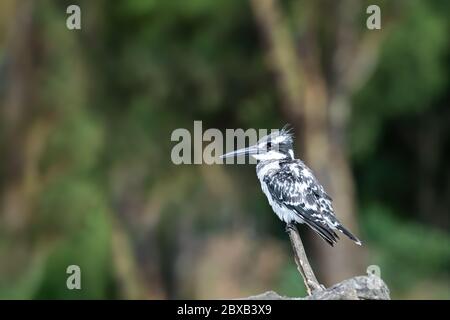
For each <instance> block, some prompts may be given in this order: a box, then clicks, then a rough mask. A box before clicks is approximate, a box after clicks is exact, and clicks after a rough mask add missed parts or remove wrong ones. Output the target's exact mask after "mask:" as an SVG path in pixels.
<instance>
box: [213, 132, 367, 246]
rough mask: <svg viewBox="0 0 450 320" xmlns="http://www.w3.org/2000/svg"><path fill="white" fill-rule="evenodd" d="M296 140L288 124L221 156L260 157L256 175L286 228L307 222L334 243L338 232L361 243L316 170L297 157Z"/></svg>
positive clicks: (327, 240) (323, 237)
mask: <svg viewBox="0 0 450 320" xmlns="http://www.w3.org/2000/svg"><path fill="white" fill-rule="evenodd" d="M293 143H294V137H293V133H292V128H290V127H289V126H285V127H283V128H282V129H281V130H276V131H274V132H272V133H270V134H268V135H266V136H264V137H262V138H261V139H259V140H258V142H257V143H256V144H255V145H253V146H250V147H247V148H242V149H239V150H235V151H232V152H228V153H226V154H223V155H221V156H220V158H221V159H225V158H229V157H236V156H239V155H249V156H252V157H253V158H254V159H256V160H257V165H256V175H257V177H258V179H259V181H260V183H261V188H262V191H263V193H264V194H265V195H266V197H267V200H268V201H269V204H270V206H271V207H272V209H273V211H274V212H275V213H276V215H277V216H278V218H279V219H280V220H281V221H283V222H285V223H286V226H287V227H289V226H290V225H295V224H306V225H307V226H308V227H310V228H311V229H312V230H313V231H314V232H316V233H317V234H318V235H319V236H320V237H321V238H322V239H323V240H325V241H326V242H327V243H328V244H329V245H331V246H334V245H335V244H336V243H337V240H338V239H339V236H338V235H337V233H336V232H337V231H339V232H341V233H343V234H344V235H346V236H347V237H348V238H350V239H351V240H353V241H354V242H355V243H356V244H357V245H361V244H362V243H361V241H360V240H359V239H358V238H357V237H356V236H354V235H353V234H352V233H351V232H350V231H349V230H347V229H346V228H345V227H344V226H343V225H342V223H341V222H340V221H339V220H338V219H337V217H336V215H335V213H334V209H333V206H332V198H331V197H330V196H329V195H328V194H327V193H326V191H325V189H324V187H323V186H322V185H321V184H320V183H319V181H318V180H317V178H316V177H315V176H314V174H313V171H312V170H311V169H310V168H308V166H306V164H305V163H304V162H303V161H302V160H300V159H295V158H294V149H293Z"/></svg>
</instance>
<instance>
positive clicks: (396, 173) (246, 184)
mask: <svg viewBox="0 0 450 320" xmlns="http://www.w3.org/2000/svg"><path fill="white" fill-rule="evenodd" d="M70 4H78V5H79V6H80V8H81V25H82V29H81V30H68V29H67V28H66V19H67V18H68V16H69V15H68V14H67V13H66V9H67V7H68V6H69V5H70ZM370 4H377V5H379V6H380V8H381V30H368V29H367V28H366V19H367V18H368V16H369V15H368V14H367V13H366V8H367V6H368V5H370ZM449 12H450V2H449V1H445V0H432V1H425V0H394V1H375V0H373V1H360V0H342V1H333V0H319V1H312V0H310V1H307V0H299V1H293V0H291V1H276V0H259V1H258V0H254V1H239V0H215V1H211V0H192V1H182V0H173V1H156V0H151V1H150V0H148V1H143V0H128V1H114V2H112V1H106V0H96V1H87V0H86V1H63V0H53V1H51V0H35V1H33V0H20V1H19V0H2V1H1V2H0V154H1V159H0V298H3V299H5V298H22V299H32V298H42V299H50V298H63V299H70V298H86V299H90V298H97V299H117V298H123V299H133V298H143V299H166V298H167V299H173V298H192V299H199V298H236V297H244V296H247V295H253V294H258V293H261V292H264V291H267V290H275V291H277V292H279V293H280V294H283V295H291V296H302V295H304V294H305V288H304V286H303V283H302V280H301V277H300V276H299V274H298V273H297V270H296V267H295V263H294V260H293V256H292V252H291V247H290V243H289V239H288V237H287V235H286V234H285V232H284V225H283V224H282V223H281V222H280V221H279V220H278V218H277V217H276V216H275V214H274V213H273V212H272V209H271V208H270V206H269V205H268V203H267V200H266V198H265V196H264V195H263V193H262V192H261V190H260V186H259V182H258V180H257V178H256V174H255V167H254V166H253V165H174V164H173V163H172V162H171V159H170V154H171V150H172V148H173V146H174V145H175V144H176V142H172V141H171V140H170V136H171V133H172V131H173V130H175V129H176V128H186V129H188V130H189V131H193V121H194V120H201V121H203V129H204V130H206V129H207V128H219V129H220V130H222V131H223V132H224V131H225V128H244V129H247V128H257V129H259V128H267V129H271V128H281V127H282V126H284V124H286V123H291V124H292V126H293V127H294V129H295V134H296V156H297V157H300V158H301V159H303V160H304V161H305V162H306V163H307V164H308V165H309V166H310V167H311V168H313V170H314V172H315V173H316V175H317V177H318V178H319V180H320V181H321V182H322V183H323V184H324V186H325V188H326V189H327V190H328V193H329V194H330V195H331V196H332V197H333V199H334V206H335V210H336V212H337V215H338V217H340V219H341V220H342V221H343V223H344V224H345V225H347V226H348V227H349V229H350V230H352V231H353V232H354V233H355V234H356V235H358V237H359V238H361V239H362V240H363V242H364V244H365V245H364V246H362V247H357V246H355V245H354V244H353V243H352V242H351V241H348V240H347V239H342V241H340V243H339V244H338V245H337V246H336V247H335V248H334V249H331V248H329V247H328V245H327V244H326V243H325V242H323V241H322V240H320V239H319V237H317V236H316V235H313V234H312V233H311V232H310V231H309V230H307V229H306V228H303V227H301V228H300V232H301V234H302V235H303V238H304V241H305V244H306V250H307V252H308V254H309V256H310V260H311V262H312V265H313V267H314V269H315V270H316V273H317V276H318V278H319V280H320V281H321V282H322V283H324V284H325V285H332V284H334V283H336V282H339V281H341V280H343V279H346V278H349V277H352V276H356V275H363V274H366V268H367V266H369V265H377V266H379V267H380V270H381V277H382V278H383V279H384V280H385V281H386V283H387V284H388V286H389V287H390V289H391V294H392V297H393V298H396V299H407V298H412V299H432V298H436V299H450V233H449V227H450V222H449V211H450V210H449V208H450V140H449V137H450V134H449V133H450V108H449V99H450V82H449V75H450V46H449V39H450V38H449V36H448V35H449V31H450V21H449V18H448V13H449ZM71 264H76V265H79V266H80V267H81V285H82V290H73V291H70V290H68V289H67V288H66V279H67V277H68V275H67V274H66V268H67V266H68V265H71Z"/></svg>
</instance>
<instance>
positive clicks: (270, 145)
mask: <svg viewBox="0 0 450 320" xmlns="http://www.w3.org/2000/svg"><path fill="white" fill-rule="evenodd" d="M270 148H272V142H270V141H269V142H267V150H269V149H270Z"/></svg>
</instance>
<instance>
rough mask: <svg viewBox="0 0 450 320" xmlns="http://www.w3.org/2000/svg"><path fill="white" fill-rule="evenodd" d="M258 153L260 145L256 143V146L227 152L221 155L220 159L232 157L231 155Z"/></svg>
mask: <svg viewBox="0 0 450 320" xmlns="http://www.w3.org/2000/svg"><path fill="white" fill-rule="evenodd" d="M257 153H258V146H256V145H255V146H251V147H248V148H242V149H239V150H235V151H231V152H228V153H225V154H223V155H221V156H220V159H225V158H231V157H236V156H241V155H252V154H257Z"/></svg>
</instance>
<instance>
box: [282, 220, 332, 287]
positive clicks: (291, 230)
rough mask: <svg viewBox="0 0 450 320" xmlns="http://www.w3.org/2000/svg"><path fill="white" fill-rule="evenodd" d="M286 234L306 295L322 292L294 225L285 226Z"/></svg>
mask: <svg viewBox="0 0 450 320" xmlns="http://www.w3.org/2000/svg"><path fill="white" fill-rule="evenodd" d="M286 232H287V233H288V234H289V238H290V239H291V244H292V248H293V249H294V258H295V263H296V264H297V269H298V271H299V272H300V274H301V275H302V277H303V281H304V282H305V286H306V290H307V291H308V294H309V295H311V294H312V292H315V291H320V290H323V289H324V287H323V286H322V285H321V284H320V283H319V281H317V278H316V276H315V274H314V271H313V270H312V268H311V265H310V264H309V261H308V257H307V256H306V253H305V249H304V247H303V243H302V239H301V238H300V234H299V233H298V230H297V227H296V226H295V225H294V224H287V225H286Z"/></svg>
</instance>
